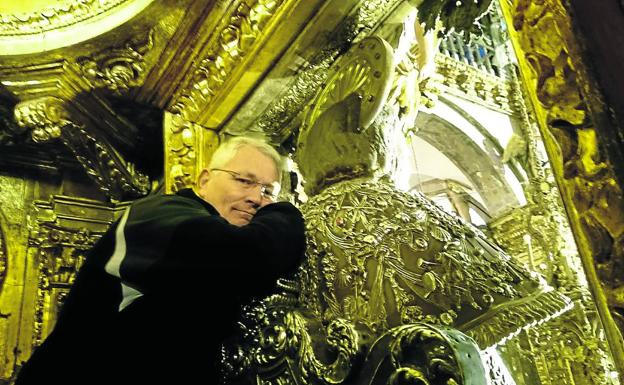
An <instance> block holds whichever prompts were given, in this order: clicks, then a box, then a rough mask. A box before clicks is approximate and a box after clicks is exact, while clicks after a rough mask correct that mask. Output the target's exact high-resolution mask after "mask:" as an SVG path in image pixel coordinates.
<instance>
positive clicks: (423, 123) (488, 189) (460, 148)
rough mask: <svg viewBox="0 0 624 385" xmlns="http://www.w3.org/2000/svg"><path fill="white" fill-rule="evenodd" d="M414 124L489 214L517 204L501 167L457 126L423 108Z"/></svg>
mask: <svg viewBox="0 0 624 385" xmlns="http://www.w3.org/2000/svg"><path fill="white" fill-rule="evenodd" d="M451 108H453V107H452V106H451ZM416 127H418V132H417V134H416V135H417V136H418V137H419V138H421V139H423V140H425V141H426V142H427V143H429V144H431V145H432V146H433V147H435V148H436V149H437V150H439V151H440V152H441V153H442V154H444V155H445V156H446V157H447V158H448V159H449V160H450V161H451V162H453V163H454V164H455V165H456V166H457V167H458V168H459V169H460V170H461V171H462V172H464V174H465V175H466V177H467V178H468V179H469V180H470V181H471V183H472V184H473V185H474V186H475V187H476V189H477V192H478V193H479V195H480V196H481V197H482V198H483V201H484V203H485V205H486V208H487V209H488V211H489V213H490V214H491V215H492V216H496V215H498V214H500V213H502V212H504V211H506V210H508V209H510V208H512V207H517V206H519V201H518V199H517V197H516V195H515V194H514V192H513V189H512V188H511V186H510V185H509V183H508V182H507V181H506V180H505V176H504V171H503V170H502V169H501V167H499V166H498V165H496V164H495V162H494V160H493V159H492V157H491V155H490V154H488V153H487V152H485V151H484V150H483V149H482V148H481V147H480V146H479V145H478V144H477V143H475V142H474V140H472V139H471V138H470V137H469V136H468V135H466V133H464V132H463V131H462V130H461V129H460V128H459V127H457V126H455V125H454V124H452V123H450V122H449V121H447V120H445V119H444V118H442V117H440V116H438V115H435V114H432V113H428V112H425V111H420V112H419V113H418V117H417V119H416Z"/></svg>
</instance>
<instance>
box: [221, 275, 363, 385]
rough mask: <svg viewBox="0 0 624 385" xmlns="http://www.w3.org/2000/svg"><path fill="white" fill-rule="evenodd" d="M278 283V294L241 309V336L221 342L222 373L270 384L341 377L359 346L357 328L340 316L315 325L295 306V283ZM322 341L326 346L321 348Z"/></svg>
mask: <svg viewBox="0 0 624 385" xmlns="http://www.w3.org/2000/svg"><path fill="white" fill-rule="evenodd" d="M278 283H279V284H280V286H281V287H282V289H283V292H282V293H280V294H276V295H273V296H271V297H268V298H266V299H264V300H262V301H260V302H258V303H254V304H251V305H248V306H247V307H246V308H245V309H244V312H243V318H242V322H241V323H239V325H240V326H241V329H240V333H239V340H238V341H236V345H234V344H233V343H230V344H228V345H226V346H225V347H224V355H223V361H224V364H225V365H224V369H225V374H226V377H228V378H230V379H233V378H236V377H241V376H250V375H251V376H257V377H258V378H259V379H260V378H261V379H262V382H263V383H265V382H266V383H270V384H283V383H290V381H292V379H293V378H297V379H305V380H306V382H312V381H313V382H315V383H316V382H318V381H320V383H329V384H338V383H341V382H343V381H344V380H345V379H346V378H347V376H348V375H349V374H350V370H351V368H352V365H353V362H354V359H355V358H356V356H357V354H358V352H359V349H360V341H359V335H358V333H357V331H356V330H355V327H354V326H353V325H352V324H350V323H349V322H347V321H345V320H341V319H335V320H333V321H331V322H330V323H329V325H327V327H323V326H321V325H319V320H318V319H314V318H310V317H307V316H306V315H305V313H303V312H301V311H300V310H298V306H297V301H296V297H295V296H294V294H295V293H296V292H297V287H296V286H297V285H296V283H295V282H289V281H287V280H280V281H279V282H278ZM320 345H324V348H323V349H320V350H319V346H320ZM317 352H319V353H317ZM329 357H333V358H329Z"/></svg>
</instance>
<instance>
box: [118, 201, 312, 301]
mask: <svg viewBox="0 0 624 385" xmlns="http://www.w3.org/2000/svg"><path fill="white" fill-rule="evenodd" d="M138 209H139V210H142V209H145V208H140V207H139V208H138ZM147 209H149V207H148V208H147ZM135 214H140V213H135ZM138 216H139V218H135V219H134V220H133V217H132V212H131V213H130V220H129V222H128V224H127V228H126V229H125V236H126V242H127V255H126V257H125V259H124V262H123V264H122V265H121V269H120V273H121V279H122V280H123V281H124V283H125V284H127V285H130V286H132V287H134V288H136V289H138V290H140V291H142V292H145V291H150V290H160V289H162V288H163V287H165V286H168V284H178V285H182V286H186V285H190V284H195V283H196V282H195V281H198V280H200V281H206V280H207V279H210V280H212V281H211V282H219V283H223V284H225V285H228V284H229V283H230V282H231V283H232V284H233V283H234V282H233V281H237V282H236V283H237V284H238V285H240V284H241V283H246V282H241V280H252V281H253V284H254V285H256V284H269V283H272V282H274V281H275V279H276V278H278V277H280V276H283V275H284V274H286V273H288V272H291V271H293V270H294V269H295V268H296V267H297V266H298V265H299V263H300V261H301V257H302V255H303V253H304V249H305V235H304V224H303V219H302V216H301V213H300V212H299V210H298V209H297V208H295V207H294V206H293V205H291V204H290V203H287V202H280V203H274V204H270V205H267V206H265V207H263V208H262V209H260V210H259V211H258V212H257V213H256V215H255V216H254V218H253V219H252V220H251V222H250V223H249V224H248V225H246V226H242V227H238V226H234V225H231V224H230V223H228V222H227V221H226V220H225V219H223V218H222V217H220V216H218V215H208V214H207V212H206V211H205V210H204V209H203V208H199V207H198V206H196V205H194V204H190V203H188V202H185V201H179V202H178V201H174V202H170V203H168V204H167V205H165V206H163V207H161V206H159V207H158V208H155V209H154V210H153V212H148V215H145V218H142V217H141V216H140V215H138Z"/></svg>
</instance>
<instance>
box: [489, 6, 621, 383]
mask: <svg viewBox="0 0 624 385" xmlns="http://www.w3.org/2000/svg"><path fill="white" fill-rule="evenodd" d="M501 5H502V8H503V10H504V12H505V18H506V20H507V22H508V25H510V26H511V27H513V28H511V27H510V36H511V38H512V42H513V43H514V46H515V48H516V50H517V51H518V60H519V64H520V68H521V73H522V75H523V77H524V80H525V84H526V85H527V88H528V91H529V94H530V97H531V101H532V104H533V107H534V108H535V112H536V117H537V121H538V123H539V128H540V131H541V134H542V136H543V138H544V143H545V147H546V150H547V152H548V154H549V157H550V160H551V162H552V164H553V169H554V174H555V177H556V179H557V181H558V184H559V185H560V188H561V191H562V195H563V201H564V204H565V206H566V208H567V211H568V213H569V216H570V221H571V227H572V229H573V231H574V233H575V236H576V239H577V243H578V245H579V252H580V254H581V257H582V261H583V265H584V268H585V272H586V274H587V279H588V281H589V282H590V288H591V290H592V293H593V294H594V298H595V299H596V304H597V306H598V311H599V312H600V315H601V318H602V321H603V323H604V324H605V329H606V332H607V336H608V339H609V343H610V347H611V349H612V353H613V356H614V359H615V362H616V365H617V366H618V370H619V371H620V373H621V372H622V371H624V345H623V343H622V338H621V331H618V330H616V326H615V324H614V321H613V316H612V313H611V312H613V314H618V313H619V312H620V311H621V309H622V308H624V302H621V301H620V299H621V296H619V295H618V294H617V293H619V292H620V291H622V290H623V289H622V288H623V287H624V286H622V281H621V279H620V277H619V275H618V274H616V273H615V271H616V270H617V269H616V268H615V266H619V265H621V264H622V255H624V252H623V251H622V250H623V247H624V246H623V245H624V242H622V234H623V229H624V196H623V193H622V189H621V186H619V185H618V184H617V182H616V180H615V178H614V173H613V170H612V167H611V165H610V164H609V160H608V159H607V158H606V155H605V153H604V152H603V150H602V149H601V148H600V145H599V142H598V139H597V137H596V130H595V127H594V125H595V122H594V121H593V117H592V116H591V111H590V110H592V109H593V108H596V109H597V111H602V108H603V106H592V105H588V103H587V100H593V99H592V98H591V95H589V93H590V92H591V91H589V89H590V88H591V85H590V84H589V82H590V76H589V75H588V72H587V69H586V67H585V65H584V64H583V63H582V62H581V61H580V58H581V55H580V49H579V46H578V44H577V42H576V40H575V38H574V35H573V32H572V31H573V29H572V25H571V20H570V19H569V17H568V16H567V14H566V10H565V8H564V7H563V5H562V4H561V3H559V2H556V1H544V2H539V3H536V2H530V1H528V0H518V1H515V2H514V3H513V4H509V3H507V2H502V3H501ZM599 113H600V112H599ZM606 301H608V305H609V306H610V307H611V312H610V311H609V309H608V308H607V302H606ZM618 317H620V316H619V315H618Z"/></svg>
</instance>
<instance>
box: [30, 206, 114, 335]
mask: <svg viewBox="0 0 624 385" xmlns="http://www.w3.org/2000/svg"><path fill="white" fill-rule="evenodd" d="M34 207H35V211H34V214H35V217H34V220H33V222H32V223H31V224H30V225H29V227H30V230H31V231H30V237H29V240H28V244H29V246H30V247H31V248H32V249H31V250H33V254H34V255H33V256H34V257H35V258H36V260H37V261H38V269H39V283H38V286H37V302H36V307H35V324H34V335H33V344H34V345H39V344H40V343H41V342H42V341H43V339H44V338H45V337H46V336H47V334H48V333H49V332H50V330H51V328H52V326H53V324H54V322H55V321H56V314H57V312H58V310H59V308H60V306H61V305H62V303H63V300H64V298H65V296H66V294H67V293H68V292H69V289H70V287H71V284H72V283H73V281H74V279H75V277H76V273H77V272H78V269H80V266H81V265H82V263H83V262H84V257H85V253H86V252H87V251H88V250H89V249H90V248H91V247H92V246H93V245H94V244H95V242H96V241H97V240H98V239H99V238H100V237H101V235H102V234H103V233H104V231H105V230H106V229H107V227H108V226H109V225H110V223H112V222H113V220H114V219H115V217H116V215H117V213H116V212H117V211H119V209H115V208H113V207H107V206H102V204H101V202H96V201H90V200H85V199H79V198H70V197H61V196H55V197H53V198H52V199H51V201H50V202H43V201H35V202H34ZM76 214H78V215H76Z"/></svg>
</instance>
